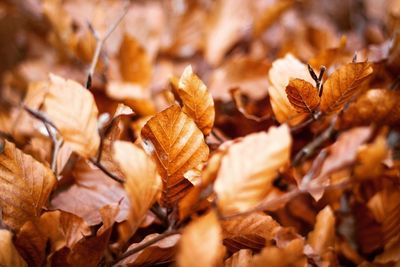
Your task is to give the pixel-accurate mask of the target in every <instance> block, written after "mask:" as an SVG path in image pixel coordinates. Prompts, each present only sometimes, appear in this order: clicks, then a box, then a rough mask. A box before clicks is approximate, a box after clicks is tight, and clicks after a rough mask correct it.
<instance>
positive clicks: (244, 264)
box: [224, 249, 253, 267]
mask: <svg viewBox="0 0 400 267" xmlns="http://www.w3.org/2000/svg"><path fill="white" fill-rule="evenodd" d="M252 259H253V253H252V251H251V250H250V249H241V250H239V251H238V252H236V253H234V254H233V255H232V256H231V257H229V258H228V259H226V260H225V263H224V266H225V267H248V266H250V262H251V260H252Z"/></svg>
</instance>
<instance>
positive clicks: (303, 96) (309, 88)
mask: <svg viewBox="0 0 400 267" xmlns="http://www.w3.org/2000/svg"><path fill="white" fill-rule="evenodd" d="M286 94H287V98H288V99H289V102H290V104H292V106H293V107H294V109H295V110H296V111H297V112H300V113H313V111H315V110H316V109H317V108H318V106H319V100H320V99H319V96H318V90H317V88H315V87H314V85H312V84H311V83H309V82H307V81H304V80H302V79H293V80H290V82H289V84H288V86H286Z"/></svg>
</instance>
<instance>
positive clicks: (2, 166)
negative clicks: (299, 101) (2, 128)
mask: <svg viewBox="0 0 400 267" xmlns="http://www.w3.org/2000/svg"><path fill="white" fill-rule="evenodd" d="M0 152H1V153H0V208H1V210H2V213H3V220H4V222H5V223H6V224H7V225H9V226H10V227H11V228H12V229H13V230H16V231H17V230H18V229H19V228H20V227H21V226H22V225H23V224H24V223H25V222H26V221H29V220H31V221H34V220H36V219H37V218H38V217H39V216H40V213H41V211H42V208H43V207H44V206H45V205H46V203H47V199H48V197H49V195H50V192H51V190H52V189H53V186H54V184H55V183H56V179H55V177H54V175H53V173H52V171H51V170H50V169H49V168H47V167H46V166H44V165H42V164H41V163H40V162H38V161H36V160H35V159H33V158H32V157H31V156H29V155H26V154H24V153H23V152H22V151H21V150H19V149H17V148H16V147H15V145H14V144H13V143H10V142H8V141H5V143H4V148H3V150H0Z"/></svg>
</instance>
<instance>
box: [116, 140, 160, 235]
mask: <svg viewBox="0 0 400 267" xmlns="http://www.w3.org/2000/svg"><path fill="white" fill-rule="evenodd" d="M113 159H114V160H115V161H116V162H117V163H118V165H119V166H120V168H121V170H122V172H123V173H124V174H125V177H126V182H125V184H124V188H125V190H126V192H127V195H128V197H129V200H130V207H131V208H130V209H129V215H128V224H129V228H130V229H129V231H130V232H132V233H134V232H135V231H136V229H137V228H138V227H139V225H140V224H141V223H142V221H143V219H144V217H145V215H146V213H147V211H148V210H149V209H150V207H151V206H152V205H153V203H154V202H155V201H156V197H157V195H158V193H159V192H160V190H161V179H160V176H159V174H158V173H157V170H156V165H155V163H154V162H153V161H152V160H151V158H150V157H149V156H148V155H147V154H146V153H145V152H144V151H143V150H142V149H140V148H139V147H137V146H135V145H134V144H132V143H129V142H123V141H116V142H114V145H113Z"/></svg>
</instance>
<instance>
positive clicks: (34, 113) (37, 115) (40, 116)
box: [22, 105, 60, 133]
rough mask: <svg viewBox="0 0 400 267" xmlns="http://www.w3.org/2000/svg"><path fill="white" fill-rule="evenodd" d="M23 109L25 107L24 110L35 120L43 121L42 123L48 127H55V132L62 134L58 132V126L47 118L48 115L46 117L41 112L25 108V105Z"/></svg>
mask: <svg viewBox="0 0 400 267" xmlns="http://www.w3.org/2000/svg"><path fill="white" fill-rule="evenodd" d="M22 107H23V109H24V110H26V111H27V112H28V113H29V114H30V115H31V116H32V117H34V118H36V119H38V120H40V121H42V122H44V123H47V124H48V125H50V126H51V127H53V128H54V130H56V131H57V132H58V133H60V131H59V130H58V128H57V126H56V125H55V124H54V123H53V122H52V121H50V120H49V119H48V118H47V117H46V115H45V114H44V113H42V112H40V111H39V110H33V109H31V108H30V107H28V106H25V105H23V106H22Z"/></svg>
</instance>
